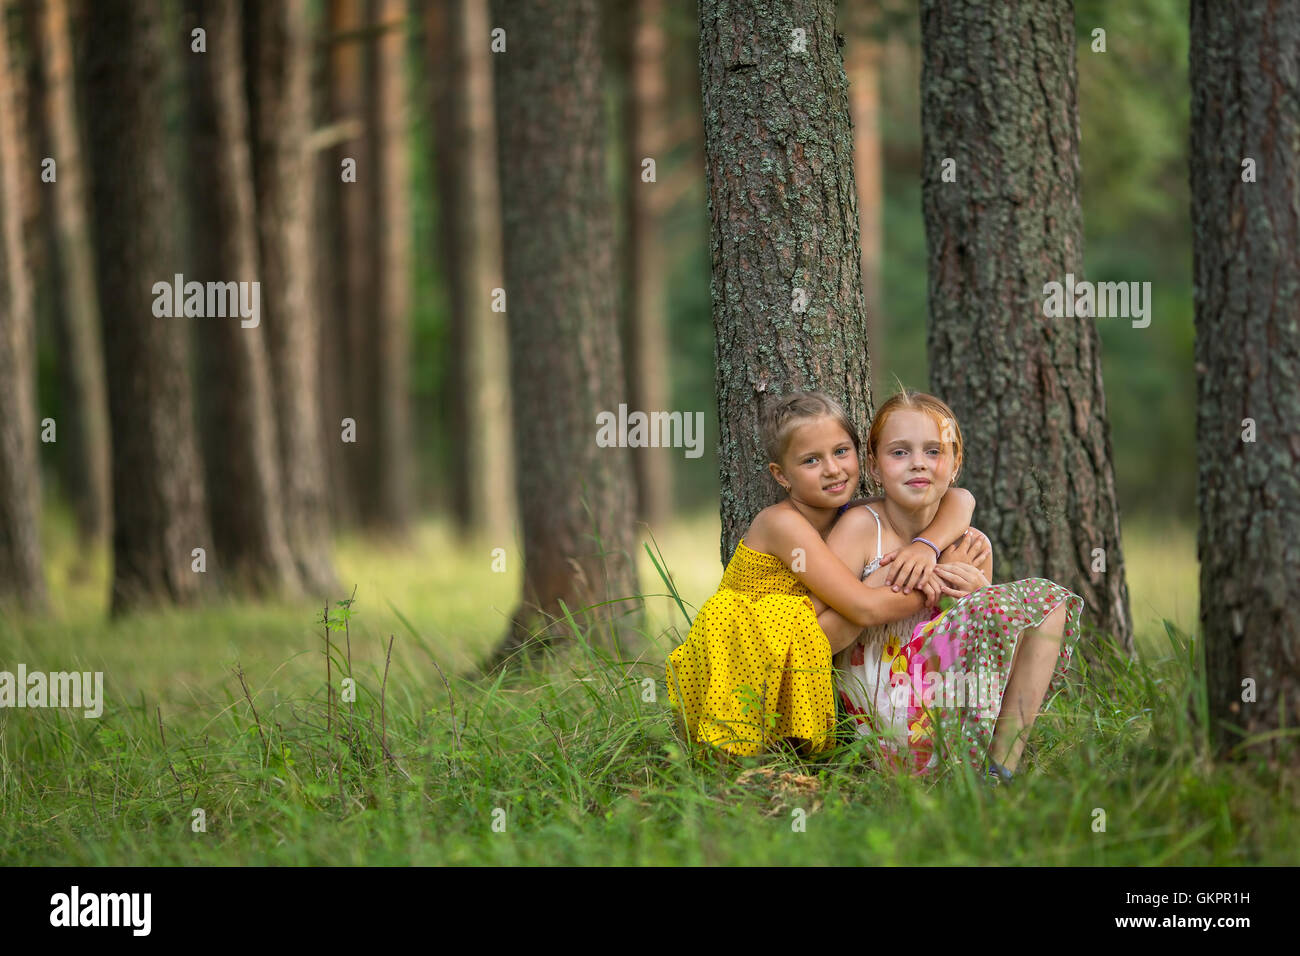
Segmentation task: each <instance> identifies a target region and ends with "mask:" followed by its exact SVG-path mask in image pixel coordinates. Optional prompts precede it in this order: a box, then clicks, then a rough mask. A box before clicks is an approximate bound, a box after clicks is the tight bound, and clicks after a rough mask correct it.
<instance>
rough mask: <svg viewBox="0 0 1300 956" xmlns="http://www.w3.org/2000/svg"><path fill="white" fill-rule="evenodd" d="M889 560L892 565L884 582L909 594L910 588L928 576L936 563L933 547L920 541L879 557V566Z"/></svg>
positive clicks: (882, 565) (887, 562)
mask: <svg viewBox="0 0 1300 956" xmlns="http://www.w3.org/2000/svg"><path fill="white" fill-rule="evenodd" d="M891 562H892V563H893V567H892V568H890V571H889V573H888V574H887V575H885V583H886V584H889V585H892V586H893V588H894V590H895V591H897V590H899V589H900V588H901V589H902V591H903V593H904V594H911V593H912V588H914V587H916V586H917V585H919V584H920V583H921V582H922V581H923V580H924V579H925V578H927V577H929V575H930V572H931V571H933V570H934V566H935V565H936V564H937V563H938V561H937V560H936V558H935V556H934V549H933V548H931V547H930V546H929V545H928V544H925V543H924V542H921V541H913V542H912V543H911V544H909V545H908V546H907V547H905V548H900V549H899V550H897V551H891V552H889V554H887V555H885V556H884V557H883V558H881V559H880V566H881V567H884V566H885V565H886V564H890V563H891Z"/></svg>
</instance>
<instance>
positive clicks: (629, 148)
mask: <svg viewBox="0 0 1300 956" xmlns="http://www.w3.org/2000/svg"><path fill="white" fill-rule="evenodd" d="M627 20H628V30H627V33H628V36H627V39H626V45H627V47H628V50H627V52H628V65H627V88H626V102H625V104H624V114H623V115H624V122H625V126H624V132H623V144H624V152H623V157H622V159H623V172H624V176H625V177H626V178H625V180H624V182H625V183H626V185H625V187H624V208H625V211H626V236H625V241H624V245H623V253H624V265H623V269H624V277H625V281H626V290H625V293H624V302H625V311H626V331H625V337H624V339H625V342H626V346H627V349H626V358H627V371H628V393H629V395H630V396H631V400H630V402H629V407H630V408H631V409H639V410H641V411H644V412H646V413H650V412H654V411H668V410H669V404H670V402H671V400H672V387H671V386H672V382H671V380H670V376H669V366H668V330H667V327H666V321H667V315H666V312H665V303H664V298H665V296H664V291H665V290H664V280H665V275H664V256H663V239H662V236H661V234H660V221H661V216H662V211H663V210H662V203H663V198H662V197H663V195H664V193H663V190H664V189H665V188H666V185H667V184H666V183H662V182H660V181H658V176H659V173H660V172H661V171H663V172H666V171H667V159H668V157H667V150H666V149H665V141H664V135H663V134H664V109H665V102H664V97H665V91H666V80H665V76H664V31H663V23H662V20H663V4H662V3H661V2H660V0H636V2H634V3H633V4H632V7H631V9H630V10H629V11H628V16H627ZM646 159H653V160H654V161H655V164H656V173H655V176H656V179H655V181H654V182H645V181H643V180H642V172H643V170H642V165H641V164H642V162H643V161H644V160H646ZM672 455H673V450H672V449H670V448H654V447H650V448H636V449H634V450H633V451H632V464H633V468H634V474H635V477H636V495H637V515H638V517H639V518H640V519H641V520H642V521H644V522H646V523H647V524H649V525H650V527H651V528H659V527H661V526H662V525H663V523H664V522H665V521H667V520H668V517H669V512H670V510H671V506H672V500H673V472H672V457H671V456H672Z"/></svg>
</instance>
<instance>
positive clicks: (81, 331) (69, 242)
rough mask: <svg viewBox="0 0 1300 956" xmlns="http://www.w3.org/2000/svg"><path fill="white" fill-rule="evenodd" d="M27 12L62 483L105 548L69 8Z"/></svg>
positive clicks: (107, 500)
mask: <svg viewBox="0 0 1300 956" xmlns="http://www.w3.org/2000/svg"><path fill="white" fill-rule="evenodd" d="M27 11H28V13H29V14H30V15H31V17H32V22H31V31H30V34H29V35H30V36H31V37H32V40H33V52H34V54H35V56H36V59H37V60H38V61H39V66H40V70H41V79H42V98H43V102H42V103H41V104H39V107H40V111H41V114H42V116H43V122H42V124H41V127H42V129H43V131H44V135H45V138H46V145H45V149H46V150H47V151H46V152H44V153H43V156H49V157H51V158H53V159H54V160H55V163H56V167H55V168H56V172H57V177H58V178H57V180H56V181H55V183H53V184H50V185H49V186H45V187H43V188H44V189H45V190H47V192H46V194H47V195H48V197H49V200H50V215H49V217H48V219H47V230H46V231H47V232H48V234H49V236H50V240H51V241H50V242H49V243H48V247H49V248H50V250H51V258H52V260H53V266H54V279H55V281H54V282H52V283H51V292H52V293H53V295H54V299H55V301H54V309H53V313H54V321H55V327H56V338H57V342H58V348H59V362H58V364H59V390H60V393H61V400H62V404H63V413H62V414H61V415H60V421H59V423H58V428H59V438H60V446H61V449H62V451H63V454H62V456H61V458H60V461H61V464H62V465H63V468H62V474H63V483H64V486H65V488H66V490H67V494H68V498H69V501H70V503H71V506H72V510H73V514H74V515H75V516H76V520H77V529H78V532H79V534H80V536H81V539H82V540H83V541H84V542H86V543H94V542H102V541H106V540H107V539H108V533H109V529H110V526H111V522H112V497H111V496H112V489H111V487H110V482H109V475H110V464H109V462H110V451H109V435H108V392H107V386H106V385H105V381H104V354H103V346H102V343H101V342H100V334H99V301H98V299H97V298H96V295H95V264H94V250H93V248H92V247H91V243H90V234H89V227H88V225H87V223H86V190H85V182H84V175H83V171H82V163H83V160H84V157H83V156H82V152H81V134H80V131H79V129H78V122H77V102H76V82H75V77H74V67H73V55H72V42H71V34H70V32H69V20H68V5H67V2H66V0H39V2H30V3H29V4H28V5H27Z"/></svg>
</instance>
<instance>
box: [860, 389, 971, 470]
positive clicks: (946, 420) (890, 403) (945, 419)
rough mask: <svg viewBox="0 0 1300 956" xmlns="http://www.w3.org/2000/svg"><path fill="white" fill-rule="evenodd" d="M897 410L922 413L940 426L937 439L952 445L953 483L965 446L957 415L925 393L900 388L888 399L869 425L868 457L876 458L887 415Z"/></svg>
mask: <svg viewBox="0 0 1300 956" xmlns="http://www.w3.org/2000/svg"><path fill="white" fill-rule="evenodd" d="M900 408H908V409H912V410H913V411H918V412H925V413H926V414H927V415H929V416H930V417H931V418H933V419H934V421H935V424H937V425H938V426H939V440H940V441H941V442H943V444H944V445H945V446H947V445H948V444H949V443H951V444H952V454H953V462H954V464H953V469H952V480H953V481H954V482H955V481H956V480H957V473H958V472H960V471H961V464H962V453H963V448H964V446H963V445H962V439H961V426H960V425H958V424H957V416H956V415H954V414H953V413H952V409H951V408H949V407H948V403H947V402H945V401H944V400H943V399H941V398H936V397H935V396H933V395H930V394H928V393H927V392H914V391H912V390H910V389H907V388H902V387H901V385H900V389H899V391H898V392H897V394H895V395H892V396H890V398H889V399H888V400H887V401H886V402H885V404H883V405H881V406H880V408H879V409H877V410H876V417H875V418H874V419H873V420H872V422H871V431H870V432H868V433H867V454H868V455H870V456H871V457H872V458H876V457H877V456H876V450H877V449H878V448H879V447H880V433H881V432H883V431H884V429H885V419H887V418H889V416H890V414H891V413H893V412H896V411H898V410H899V409H900Z"/></svg>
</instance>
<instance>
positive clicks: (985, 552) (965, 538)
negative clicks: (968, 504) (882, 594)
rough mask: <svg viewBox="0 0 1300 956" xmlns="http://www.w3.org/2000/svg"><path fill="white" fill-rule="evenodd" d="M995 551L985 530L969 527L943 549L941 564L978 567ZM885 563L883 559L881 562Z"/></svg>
mask: <svg viewBox="0 0 1300 956" xmlns="http://www.w3.org/2000/svg"><path fill="white" fill-rule="evenodd" d="M992 551H993V545H992V544H990V543H989V539H988V538H987V537H985V535H984V532H982V531H977V530H976V529H974V528H967V529H966V530H965V531H963V532H962V536H961V537H960V538H958V539H957V540H956V541H954V542H953V543H952V544H950V545H948V547H946V548H944V549H943V554H942V555H941V556H940V558H939V563H940V564H953V563H958V564H973V565H975V566H976V567H978V566H979V565H981V564H983V563H984V560H985V558H987V557H988V556H989V555H990V554H991V553H992ZM931 553H932V554H933V552H931ZM881 563H882V564H883V563H884V562H883V561H882V562H881Z"/></svg>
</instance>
